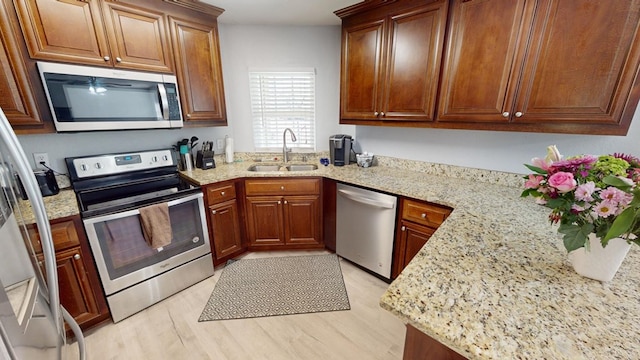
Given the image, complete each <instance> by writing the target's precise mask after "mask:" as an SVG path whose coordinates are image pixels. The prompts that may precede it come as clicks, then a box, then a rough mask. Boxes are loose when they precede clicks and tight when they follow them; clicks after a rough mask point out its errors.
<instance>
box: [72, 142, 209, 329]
mask: <svg viewBox="0 0 640 360" xmlns="http://www.w3.org/2000/svg"><path fill="white" fill-rule="evenodd" d="M66 162H67V168H68V170H69V177H70V179H71V184H72V186H73V189H74V191H75V193H76V197H77V199H78V204H79V207H80V214H81V216H82V218H83V222H84V227H85V230H86V232H87V237H88V239H89V244H90V246H91V251H92V252H93V256H94V258H95V261H96V265H97V267H98V272H99V274H100V279H101V281H102V286H103V288H104V291H105V293H106V295H107V302H108V303H109V308H110V310H111V316H112V318H113V321H114V322H118V321H120V320H122V319H124V318H126V317H128V316H130V315H132V314H134V313H136V312H138V311H140V310H142V309H144V308H146V307H148V306H150V305H152V304H154V303H156V302H158V301H160V300H162V299H164V298H166V297H168V296H170V295H172V294H174V293H176V292H178V291H180V290H182V289H185V288H187V287H189V286H191V285H193V284H195V283H196V282H199V281H201V280H203V279H205V278H207V277H209V276H211V275H213V261H212V258H211V247H210V245H209V235H208V230H207V225H206V215H205V213H204V203H203V195H202V191H201V190H200V188H199V187H195V186H193V185H190V184H188V183H186V182H185V181H184V180H182V179H181V178H180V177H179V175H178V172H177V159H176V158H175V156H174V153H173V151H171V150H169V149H166V150H154V151H142V152H134V153H120V154H108V155H96V156H87V157H74V158H67V159H66ZM162 203H167V205H168V214H169V222H170V227H171V232H172V236H171V240H170V243H169V244H168V245H165V246H162V247H158V248H154V247H153V246H151V245H150V244H149V243H148V241H147V240H145V236H144V234H143V230H142V226H141V215H140V209H141V208H145V207H148V206H150V205H154V204H162Z"/></svg>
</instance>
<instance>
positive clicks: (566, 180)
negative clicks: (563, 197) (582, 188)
mask: <svg viewBox="0 0 640 360" xmlns="http://www.w3.org/2000/svg"><path fill="white" fill-rule="evenodd" d="M549 185H550V186H551V187H554V188H556V189H558V191H559V192H560V193H566V192H569V191H571V190H573V189H575V188H576V185H578V184H577V183H576V180H575V179H574V178H573V174H572V173H568V172H564V171H558V172H557V173H555V174H553V175H551V176H549Z"/></svg>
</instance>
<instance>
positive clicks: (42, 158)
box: [33, 153, 51, 170]
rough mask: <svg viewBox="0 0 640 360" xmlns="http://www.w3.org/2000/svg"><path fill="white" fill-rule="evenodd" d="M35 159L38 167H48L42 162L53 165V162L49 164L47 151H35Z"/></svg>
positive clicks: (42, 168)
mask: <svg viewBox="0 0 640 360" xmlns="http://www.w3.org/2000/svg"><path fill="white" fill-rule="evenodd" d="M33 160H34V161H35V163H36V169H40V170H46V169H47V168H46V167H44V166H42V164H41V163H45V164H46V165H47V166H51V164H49V154H47V153H33Z"/></svg>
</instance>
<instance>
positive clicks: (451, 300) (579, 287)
mask: <svg viewBox="0 0 640 360" xmlns="http://www.w3.org/2000/svg"><path fill="white" fill-rule="evenodd" d="M249 165H250V163H248V162H241V163H235V164H228V165H219V166H218V167H217V168H216V169H211V170H204V171H203V170H200V169H196V170H194V171H192V172H183V173H182V175H183V176H184V177H186V178H188V179H190V180H191V181H193V182H195V183H198V184H201V185H206V184H209V183H213V182H218V181H224V180H230V179H235V178H240V177H273V176H276V177H278V176H322V177H327V178H330V179H334V180H338V181H343V182H347V183H351V184H355V185H361V186H365V187H368V188H372V189H377V190H381V191H385V192H390V193H395V194H398V195H405V196H409V197H412V198H416V199H421V200H426V201H430V202H434V203H438V204H442V205H447V206H450V207H452V208H453V209H454V210H453V212H452V213H451V215H450V216H449V217H448V218H447V220H446V221H445V222H444V223H443V224H442V225H441V226H440V228H439V229H438V230H437V231H436V232H435V233H434V235H433V237H432V238H431V239H430V240H429V242H428V243H427V244H426V245H425V246H424V247H423V248H422V250H421V251H420V252H419V253H418V255H416V257H415V258H414V259H413V260H412V261H411V262H410V263H409V265H408V266H407V267H406V268H405V270H404V271H403V272H402V273H401V274H400V276H399V277H398V278H397V279H396V280H395V281H393V283H391V285H390V286H389V288H388V290H387V292H386V293H385V294H384V295H383V297H382V298H381V300H380V305H381V306H382V307H383V308H384V309H386V310H388V311H390V312H392V313H393V314H395V315H396V316H397V317H399V318H400V319H401V320H402V321H404V322H406V323H408V324H411V325H413V326H414V327H416V328H417V329H419V330H421V331H422V332H424V333H425V334H427V335H429V336H431V337H432V338H434V339H436V340H437V341H439V342H441V343H443V344H444V345H446V346H448V347H450V348H452V349H454V350H456V351H457V352H459V353H460V354H462V355H464V356H466V357H468V358H470V359H542V358H546V359H603V358H607V359H614V358H615V359H632V358H640V344H638V343H637V342H636V341H635V339H636V336H637V334H638V333H639V332H640V301H638V300H639V298H640V297H639V296H638V295H637V290H636V289H637V286H638V285H637V284H639V283H640V274H639V273H638V272H636V271H634V270H635V268H636V267H638V266H640V252H638V250H637V249H635V248H632V249H631V251H630V252H629V254H628V255H627V258H626V259H625V261H624V263H623V264H622V266H621V268H620V270H619V271H618V273H617V274H616V276H615V278H614V279H613V281H611V282H610V283H606V284H603V283H600V282H598V281H594V280H590V279H587V278H584V277H581V276H580V275H578V274H576V273H575V272H574V271H573V269H572V267H571V265H570V264H569V262H568V260H567V256H566V250H565V249H564V247H563V245H562V241H561V239H560V238H559V237H558V235H557V232H556V229H555V228H554V227H551V226H550V225H549V222H548V220H547V215H548V209H546V208H544V207H542V206H538V205H536V204H535V203H534V202H533V201H532V199H523V198H520V192H521V188H519V187H518V185H519V184H520V183H521V181H522V180H520V179H519V177H518V176H513V174H511V175H509V174H502V175H501V174H499V173H495V172H490V171H484V170H474V169H464V168H456V167H447V166H446V165H436V164H426V165H424V166H422V165H419V164H418V163H412V162H402V161H384V160H383V161H381V165H382V166H374V167H372V168H366V169H365V168H359V167H357V166H354V165H349V166H344V167H334V166H331V165H330V166H328V167H323V166H320V167H319V169H318V170H314V171H304V172H284V171H283V172H273V173H272V172H264V173H254V172H250V171H247V168H248V167H249ZM416 170H418V171H416ZM443 175H447V176H443Z"/></svg>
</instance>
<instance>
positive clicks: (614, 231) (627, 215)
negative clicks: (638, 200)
mask: <svg viewBox="0 0 640 360" xmlns="http://www.w3.org/2000/svg"><path fill="white" fill-rule="evenodd" d="M635 213H636V212H635V209H634V208H627V209H626V210H624V211H623V212H622V213H620V215H618V217H617V218H616V219H615V220H614V221H613V224H612V225H611V229H609V232H607V235H606V236H605V237H604V239H602V240H604V241H609V240H611V239H613V238H617V237H619V236H620V235H622V234H624V233H626V232H627V231H629V229H630V228H631V225H632V224H633V218H634V217H635Z"/></svg>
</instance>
